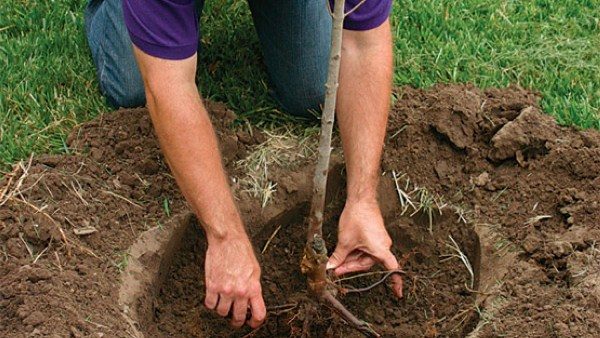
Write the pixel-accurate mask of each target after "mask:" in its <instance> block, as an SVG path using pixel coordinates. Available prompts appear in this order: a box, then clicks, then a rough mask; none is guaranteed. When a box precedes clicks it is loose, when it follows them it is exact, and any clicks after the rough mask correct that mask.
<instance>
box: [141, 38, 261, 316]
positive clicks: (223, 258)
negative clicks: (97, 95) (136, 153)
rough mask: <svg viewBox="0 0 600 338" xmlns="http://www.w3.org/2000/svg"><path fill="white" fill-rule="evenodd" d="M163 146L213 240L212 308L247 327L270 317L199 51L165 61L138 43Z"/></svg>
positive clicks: (209, 280)
mask: <svg viewBox="0 0 600 338" xmlns="http://www.w3.org/2000/svg"><path fill="white" fill-rule="evenodd" d="M134 51H135V56H136V60H137V62H138V65H139V67H140V71H141V73H142V77H143V79H144V86H145V90H146V98H147V102H148V103H147V105H148V109H149V111H150V116H151V118H152V123H153V124H154V128H155V130H156V134H157V135H158V139H159V142H160V145H161V149H162V151H163V153H164V155H165V157H166V159H167V162H168V164H169V166H170V168H171V171H172V172H173V175H174V176H175V179H176V181H177V183H178V185H179V187H180V189H181V191H182V192H183V195H184V196H185V198H186V199H187V201H188V202H189V204H190V205H191V207H192V209H193V210H194V212H195V213H196V214H197V215H198V217H199V219H200V220H201V221H202V225H203V227H204V230H205V231H206V235H207V240H208V250H207V254H206V262H205V265H206V300H205V303H206V306H207V307H209V308H211V309H216V310H217V312H218V313H219V314H221V315H222V316H225V315H227V314H228V313H229V311H230V310H231V309H232V308H233V324H234V325H235V326H241V325H242V324H243V323H244V321H245V319H246V312H247V307H248V305H250V307H251V308H252V310H253V318H252V320H251V321H250V323H249V324H251V325H252V326H253V327H256V326H258V325H259V324H260V323H261V322H262V320H263V319H264V316H265V314H264V312H265V309H264V303H263V299H262V295H261V287H260V268H259V266H258V263H257V261H256V258H255V257H254V252H253V250H252V246H251V244H250V241H249V240H248V237H247V235H246V233H245V230H244V226H243V223H242V220H241V218H240V215H239V213H238V210H237V208H236V205H235V203H234V200H233V196H232V194H231V191H230V188H229V184H228V179H227V175H226V174H225V171H224V169H223V166H222V162H221V156H220V153H219V149H218V145H217V138H216V136H215V132H214V130H213V127H212V124H211V122H210V119H209V116H208V113H207V111H206V109H205V107H204V105H203V104H202V101H201V99H200V95H199V93H198V90H197V88H196V84H195V81H194V77H195V74H196V55H194V56H192V57H190V58H188V59H185V60H176V61H175V60H164V59H159V58H156V57H153V56H150V55H148V54H145V53H144V52H142V51H141V50H139V49H138V48H136V47H135V46H134Z"/></svg>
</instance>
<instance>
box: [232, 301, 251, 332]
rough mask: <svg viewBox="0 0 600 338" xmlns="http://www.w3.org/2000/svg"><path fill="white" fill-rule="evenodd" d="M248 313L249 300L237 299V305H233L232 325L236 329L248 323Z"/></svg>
mask: <svg viewBox="0 0 600 338" xmlns="http://www.w3.org/2000/svg"><path fill="white" fill-rule="evenodd" d="M246 313H248V299H246V298H240V299H236V300H235V303H234V304H233V316H232V318H231V325H232V326H234V327H241V326H242V325H244V322H245V321H246Z"/></svg>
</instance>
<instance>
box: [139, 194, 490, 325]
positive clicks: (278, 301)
mask: <svg viewBox="0 0 600 338" xmlns="http://www.w3.org/2000/svg"><path fill="white" fill-rule="evenodd" d="M390 188H391V187H390ZM382 193H383V196H382V198H386V199H390V200H393V199H395V198H396V196H395V193H396V192H395V190H394V189H393V188H392V189H386V190H385V191H382ZM340 195H341V194H340ZM340 195H336V196H335V197H334V198H333V199H334V201H333V203H331V205H330V212H329V213H328V214H329V215H328V217H327V220H326V223H325V226H324V229H323V230H324V235H325V239H326V240H327V243H328V244H329V248H328V249H329V252H332V250H333V248H334V245H335V243H336V237H337V236H336V230H337V226H336V224H337V216H338V215H339V213H340V212H341V207H342V206H343V201H344V198H343V196H340ZM307 212H308V202H306V203H302V204H300V205H299V206H298V207H296V208H294V209H291V210H287V211H285V212H284V213H283V214H282V215H280V216H279V217H277V218H275V219H274V220H272V221H270V222H269V223H268V224H266V225H264V226H262V227H259V226H258V225H257V226H256V227H254V226H253V225H250V228H251V229H256V230H257V232H256V233H254V234H253V236H252V238H253V242H254V244H255V246H256V247H257V248H259V249H260V250H262V249H264V248H265V246H266V243H267V241H268V239H269V238H270V237H271V235H272V234H273V233H274V231H275V230H276V229H277V228H278V227H279V226H280V225H281V226H282V227H281V228H280V230H279V231H278V232H277V233H276V235H275V237H273V239H272V241H271V242H270V243H269V245H268V246H267V247H266V249H265V252H264V253H263V254H261V255H259V259H260V261H261V266H262V267H263V290H264V294H265V299H266V302H267V307H268V308H270V311H269V318H268V320H267V323H266V325H264V326H263V327H261V328H260V329H259V330H256V331H254V332H252V333H251V336H252V337H288V336H300V335H301V334H303V333H309V334H310V336H313V337H343V336H346V337H361V335H360V334H358V333H357V332H356V331H354V330H353V329H351V328H349V327H348V326H347V325H345V324H344V323H343V322H341V321H340V319H339V318H338V317H337V316H335V315H332V313H331V311H330V310H329V309H328V308H325V307H321V308H320V311H314V310H313V309H314V308H315V305H316V304H315V303H314V301H311V300H310V299H308V298H309V296H308V295H307V292H306V282H305V277H304V276H303V275H302V274H301V273H300V271H299V268H298V266H299V262H300V260H301V258H302V251H303V248H304V241H305V236H306V235H305V231H306V223H305V220H304V216H305V215H306V214H307ZM427 220H428V218H427V216H424V215H422V214H416V215H415V216H414V217H413V218H410V217H406V216H402V215H401V214H400V210H399V208H395V209H388V212H387V214H386V223H387V227H388V230H389V232H390V234H391V236H392V237H393V239H394V243H395V244H394V249H393V250H394V252H395V253H396V254H397V256H398V257H401V255H402V253H404V254H405V255H406V257H405V259H404V261H405V264H404V270H405V271H406V277H405V279H406V285H405V292H406V297H405V299H404V300H401V301H399V300H398V299H397V298H396V297H395V296H394V295H393V294H392V292H391V289H389V288H388V287H386V286H385V284H381V285H380V286H378V287H376V288H374V289H372V290H370V291H368V292H362V293H350V294H347V295H346V296H342V297H341V299H342V300H343V302H344V304H345V305H346V306H347V307H348V308H349V310H351V311H352V312H353V313H355V314H357V315H358V316H360V317H361V318H362V319H364V320H366V321H368V322H370V323H372V324H373V326H374V328H375V330H376V331H377V332H379V333H381V334H383V335H384V336H385V337H423V336H434V335H435V333H438V334H441V335H443V336H446V337H463V336H464V335H465V334H466V333H468V332H470V331H471V330H472V329H473V328H474V326H475V324H476V322H477V320H476V319H477V314H476V313H475V312H474V311H472V309H473V303H474V299H475V294H474V293H472V292H469V291H468V288H467V285H468V284H470V283H471V280H470V278H471V277H470V275H469V273H468V272H467V270H466V268H465V267H464V266H463V265H462V263H461V262H460V260H458V259H450V260H442V261H440V257H443V255H444V254H447V253H449V250H448V248H447V246H446V245H447V243H448V242H449V240H448V236H449V235H451V236H452V237H453V238H454V239H455V240H456V241H457V242H458V243H459V246H460V247H462V248H463V250H464V251H465V252H466V253H467V254H468V255H469V256H470V260H471V261H472V262H476V261H477V257H478V256H477V255H478V252H477V250H478V249H479V242H478V241H477V235H476V234H475V232H474V231H473V230H472V228H471V227H468V226H465V225H464V224H462V226H461V225H459V224H457V222H456V219H455V218H454V217H452V218H447V217H436V220H435V224H436V227H435V231H434V235H433V236H431V235H430V234H429V232H428V230H427V223H428V221H427ZM205 250H206V243H205V241H204V237H203V236H202V233H200V232H199V231H197V228H196V227H195V226H191V225H190V226H187V233H186V234H185V235H184V236H183V242H182V243H181V246H180V248H179V249H176V250H175V251H176V252H177V254H176V255H175V257H174V259H173V262H172V265H171V266H170V267H169V271H168V272H167V274H168V276H167V277H166V279H165V281H164V282H163V286H162V287H161V288H160V290H159V291H158V296H157V297H156V300H155V304H154V306H153V315H152V318H149V320H148V321H147V322H146V323H143V324H142V327H144V328H145V330H144V331H145V332H146V334H147V336H151V337H155V336H164V337H205V336H208V337H240V336H244V335H246V334H250V332H251V331H250V330H249V329H246V330H242V331H235V330H233V329H232V328H231V327H230V326H229V325H228V322H227V321H224V320H223V319H222V318H220V317H219V316H218V315H215V314H214V313H212V312H210V311H208V310H207V309H206V308H205V307H204V305H203V298H204V297H203V295H204V283H203V280H202V276H203V275H204V269H203V265H202V264H199V262H203V261H204V251H205ZM380 278H381V276H372V277H370V278H363V279H357V280H351V281H348V282H343V283H342V285H343V287H354V288H360V287H365V286H369V285H371V284H373V283H375V282H376V281H378V280H379V279H380ZM473 282H474V283H475V284H476V283H477V280H474V281H473ZM305 325H307V326H305Z"/></svg>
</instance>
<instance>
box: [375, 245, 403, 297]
mask: <svg viewBox="0 0 600 338" xmlns="http://www.w3.org/2000/svg"><path fill="white" fill-rule="evenodd" d="M378 259H379V260H380V261H381V263H382V264H383V266H384V267H385V268H386V269H387V270H398V268H399V265H398V260H397V259H396V256H394V254H392V252H391V251H389V250H387V251H386V252H385V253H384V254H383V255H382V256H380V257H378ZM390 278H391V280H392V290H394V293H395V294H396V296H398V298H402V277H401V276H400V275H399V274H397V273H395V274H393V275H391V276H390Z"/></svg>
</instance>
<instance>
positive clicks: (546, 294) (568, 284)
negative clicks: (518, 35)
mask: <svg viewBox="0 0 600 338" xmlns="http://www.w3.org/2000/svg"><path fill="white" fill-rule="evenodd" d="M396 96H397V98H398V101H397V103H396V105H395V107H394V109H393V110H392V113H391V117H390V124H389V126H388V140H387V144H386V148H385V153H384V159H383V168H384V170H385V171H388V172H389V171H391V170H396V171H398V172H402V173H406V174H407V175H408V177H410V180H411V181H412V183H413V184H416V185H420V186H426V187H428V188H430V189H431V190H433V191H435V192H437V193H439V194H441V195H443V196H445V197H446V199H447V200H448V201H449V202H450V203H452V204H454V205H459V206H463V209H465V210H466V211H467V213H468V217H469V218H470V219H471V221H472V222H473V223H474V224H475V225H476V227H477V228H479V229H480V230H481V231H485V232H487V233H490V234H491V235H492V236H493V237H494V239H493V241H494V243H493V244H494V245H495V246H496V250H495V251H496V252H497V253H499V254H505V255H506V257H505V259H504V260H505V261H507V262H508V264H507V263H506V262H502V259H500V260H499V261H498V262H496V263H497V264H498V265H499V266H497V267H493V266H483V265H482V267H481V269H482V270H484V269H499V268H500V267H502V269H500V270H504V269H506V270H507V273H506V275H503V272H502V273H498V271H497V272H496V274H497V275H496V279H498V280H500V281H501V282H502V284H501V285H499V286H498V285H493V284H492V285H490V286H489V290H482V291H484V292H486V291H487V292H491V293H493V295H491V296H490V297H489V298H488V299H487V301H486V302H485V304H483V306H484V307H487V309H488V311H487V312H485V313H484V317H486V318H485V319H484V320H483V321H482V322H480V327H478V329H477V331H476V332H475V333H476V334H477V335H479V336H482V337H493V336H497V335H506V336H511V337H513V336H514V337H517V336H518V337H549V336H550V337H554V336H556V337H597V336H600V316H599V315H598V313H600V311H599V310H600V297H599V295H600V270H599V269H598V263H597V262H598V258H599V257H600V252H599V251H598V249H597V246H596V244H597V243H598V241H600V133H598V132H597V131H595V130H584V131H582V130H577V129H575V128H570V127H560V126H558V125H556V123H555V122H554V120H553V118H552V117H550V116H547V115H544V114H542V113H541V112H540V111H539V108H538V106H537V101H538V97H537V96H536V95H534V94H532V93H530V92H527V91H524V90H522V89H519V88H508V89H505V90H499V89H490V90H485V91H484V90H480V89H477V88H475V87H473V86H436V87H433V88H432V89H430V90H427V91H422V90H414V89H411V88H402V89H400V90H398V91H397V92H396ZM574 261H577V262H579V263H575V262H574ZM583 261H586V262H588V263H583ZM582 264H583V265H582ZM584 265H585V266H586V268H583V266H584ZM481 273H482V274H483V273H484V272H483V271H482V272H481ZM475 333H474V334H475Z"/></svg>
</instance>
